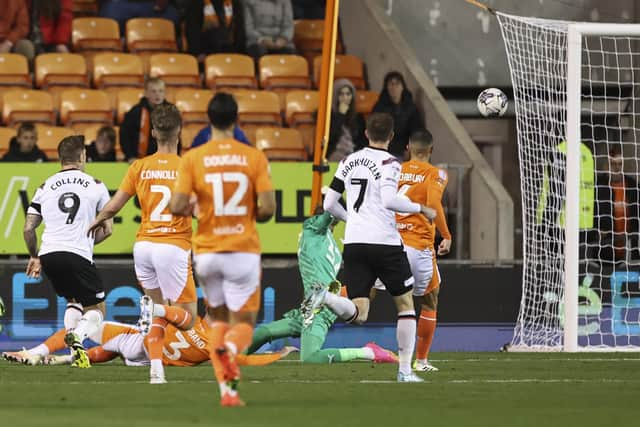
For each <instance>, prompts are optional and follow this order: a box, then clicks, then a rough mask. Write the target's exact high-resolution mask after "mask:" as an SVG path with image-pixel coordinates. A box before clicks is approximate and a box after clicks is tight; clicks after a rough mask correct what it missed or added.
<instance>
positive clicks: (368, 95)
mask: <svg viewBox="0 0 640 427" xmlns="http://www.w3.org/2000/svg"><path fill="white" fill-rule="evenodd" d="M379 97H380V94H379V93H378V92H376V91H373V90H358V91H356V111H357V112H358V113H362V114H364V115H365V116H368V115H369V114H370V113H371V112H372V111H373V107H374V106H375V105H376V102H378V98H379Z"/></svg>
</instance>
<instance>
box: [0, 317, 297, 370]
mask: <svg viewBox="0 0 640 427" xmlns="http://www.w3.org/2000/svg"><path fill="white" fill-rule="evenodd" d="M205 317H206V316H205ZM208 329H209V324H208V321H207V320H206V319H205V318H202V317H199V318H198V319H197V320H196V322H195V325H194V327H193V328H192V329H189V330H188V331H181V330H179V329H177V328H176V327H175V326H173V325H171V324H169V325H167V330H166V334H165V339H164V347H163V351H162V363H163V364H164V365H168V366H196V365H199V364H200V363H203V362H206V361H208V360H209V350H208V346H209V342H208V336H207V335H208ZM65 334H66V330H65V329H60V330H59V331H57V332H56V333H54V334H53V335H51V336H50V337H49V338H47V339H46V340H45V341H44V342H43V343H41V344H38V345H37V346H35V347H33V348H31V349H24V350H21V351H17V352H9V351H8V352H3V353H2V354H1V356H2V358H4V359H5V360H8V361H10V362H16V363H22V364H25V365H65V364H70V363H71V362H72V361H73V357H72V356H71V355H54V354H53V353H55V352H57V351H60V350H63V349H64V348H65V344H64V335H65ZM90 338H91V339H92V340H93V341H94V342H96V343H98V344H99V346H96V347H92V348H90V349H88V351H87V353H88V356H89V360H90V361H91V363H103V362H108V361H110V360H113V359H115V358H116V357H121V358H122V359H123V360H124V363H125V365H127V366H147V365H149V357H148V353H149V351H148V348H146V346H145V340H144V337H143V336H142V334H141V333H140V330H139V329H138V328H137V327H135V326H132V325H127V324H125V323H119V322H103V323H102V325H101V327H100V329H99V330H97V331H95V333H93V334H92V335H91V336H90ZM292 351H297V349H296V348H295V347H285V348H283V349H282V350H281V351H279V352H276V353H264V354H259V355H251V356H245V355H238V364H240V365H248V366H262V365H268V364H270V363H273V362H275V361H277V360H280V359H282V358H283V357H285V356H287V355H288V354H289V353H291V352H292Z"/></svg>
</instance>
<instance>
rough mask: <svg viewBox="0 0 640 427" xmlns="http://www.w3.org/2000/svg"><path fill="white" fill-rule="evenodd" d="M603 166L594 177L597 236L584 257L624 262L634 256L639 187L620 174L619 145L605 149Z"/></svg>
mask: <svg viewBox="0 0 640 427" xmlns="http://www.w3.org/2000/svg"><path fill="white" fill-rule="evenodd" d="M606 166H607V167H606V168H605V170H604V171H603V172H600V173H598V175H597V178H596V212H595V220H596V224H595V226H596V230H597V232H598V233H599V237H598V241H597V244H594V245H589V248H590V249H591V251H592V253H591V254H590V256H588V258H590V259H600V260H602V261H604V262H608V263H616V262H621V261H622V262H624V261H625V260H627V259H628V258H638V233H639V232H640V218H639V215H640V208H639V206H638V203H639V198H638V191H639V190H640V189H639V188H638V182H637V181H636V180H635V178H633V176H632V175H631V174H625V173H624V157H623V155H622V150H621V147H620V146H619V145H613V146H611V148H610V149H609V157H608V162H607V165H606ZM593 251H595V252H597V253H593ZM630 251H631V252H630Z"/></svg>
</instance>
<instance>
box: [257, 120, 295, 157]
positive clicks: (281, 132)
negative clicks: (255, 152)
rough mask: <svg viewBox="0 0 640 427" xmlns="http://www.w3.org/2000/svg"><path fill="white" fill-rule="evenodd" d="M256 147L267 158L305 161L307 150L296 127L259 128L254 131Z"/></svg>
mask: <svg viewBox="0 0 640 427" xmlns="http://www.w3.org/2000/svg"><path fill="white" fill-rule="evenodd" d="M256 148H258V149H259V150H262V151H263V152H264V154H265V155H266V156H267V158H268V159H269V160H289V161H305V160H306V159H307V152H306V150H305V148H304V145H303V144H302V136H301V135H300V132H298V131H297V130H296V129H285V128H260V129H258V130H257V131H256Z"/></svg>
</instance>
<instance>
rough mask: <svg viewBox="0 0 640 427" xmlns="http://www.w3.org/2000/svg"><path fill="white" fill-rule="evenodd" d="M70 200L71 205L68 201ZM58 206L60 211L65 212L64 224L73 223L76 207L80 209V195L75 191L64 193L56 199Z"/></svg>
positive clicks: (76, 212) (76, 211)
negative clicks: (65, 219)
mask: <svg viewBox="0 0 640 427" xmlns="http://www.w3.org/2000/svg"><path fill="white" fill-rule="evenodd" d="M69 201H71V205H69V204H68V202H69ZM58 208H59V209H60V211H61V212H62V213H66V214H67V221H66V222H65V223H66V224H73V220H74V219H76V215H77V214H78V209H80V197H78V195H77V194H76V193H64V194H62V196H60V198H59V199H58Z"/></svg>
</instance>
